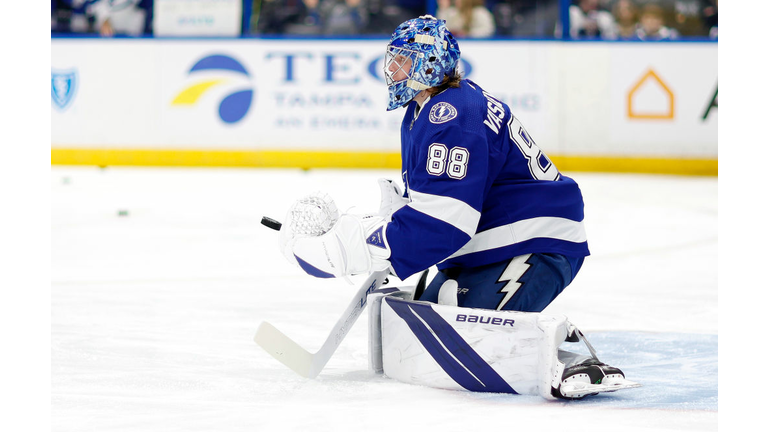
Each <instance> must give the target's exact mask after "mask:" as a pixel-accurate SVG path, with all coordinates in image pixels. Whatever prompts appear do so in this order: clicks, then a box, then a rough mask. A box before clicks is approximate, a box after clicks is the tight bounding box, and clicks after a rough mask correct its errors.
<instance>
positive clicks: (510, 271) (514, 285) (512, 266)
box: [496, 254, 531, 310]
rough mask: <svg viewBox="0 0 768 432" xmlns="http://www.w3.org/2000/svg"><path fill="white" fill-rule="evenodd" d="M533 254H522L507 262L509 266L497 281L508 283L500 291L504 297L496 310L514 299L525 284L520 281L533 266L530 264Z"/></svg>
mask: <svg viewBox="0 0 768 432" xmlns="http://www.w3.org/2000/svg"><path fill="white" fill-rule="evenodd" d="M530 257H531V254H526V255H520V256H516V257H514V258H512V260H511V261H509V264H507V268H505V269H504V271H503V272H502V273H501V276H499V279H498V280H497V281H496V283H502V282H506V284H505V285H504V286H503V287H502V288H501V289H500V290H499V291H498V292H499V294H504V298H503V299H502V300H501V302H500V303H499V305H498V306H497V307H496V310H502V309H503V308H504V306H506V305H507V303H508V302H509V301H510V300H511V299H512V296H514V295H515V293H516V292H517V290H518V289H520V287H521V286H523V282H520V278H522V277H523V275H524V274H525V272H527V271H528V269H529V268H531V265H530V264H528V258H530Z"/></svg>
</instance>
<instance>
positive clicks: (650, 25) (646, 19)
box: [635, 3, 679, 41]
mask: <svg viewBox="0 0 768 432" xmlns="http://www.w3.org/2000/svg"><path fill="white" fill-rule="evenodd" d="M635 35H636V36H637V38H638V39H640V40H644V41H651V40H653V41H662V40H673V39H677V38H678V36H679V34H678V32H677V30H675V29H671V28H669V27H666V26H665V25H664V9H662V8H661V6H659V5H657V4H655V3H650V4H647V5H645V6H643V9H642V10H641V11H640V24H639V25H638V27H637V32H636V33H635Z"/></svg>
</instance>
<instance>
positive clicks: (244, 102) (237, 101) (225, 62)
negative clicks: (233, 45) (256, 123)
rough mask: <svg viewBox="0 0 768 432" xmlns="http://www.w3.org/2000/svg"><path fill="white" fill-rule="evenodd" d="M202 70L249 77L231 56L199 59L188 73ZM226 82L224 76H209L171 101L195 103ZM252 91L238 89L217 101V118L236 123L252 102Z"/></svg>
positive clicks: (172, 103)
mask: <svg viewBox="0 0 768 432" xmlns="http://www.w3.org/2000/svg"><path fill="white" fill-rule="evenodd" d="M203 71H225V72H226V73H235V74H238V75H242V76H245V77H246V78H248V79H250V78H251V75H250V74H249V73H248V71H247V70H246V69H245V67H244V66H243V65H242V64H241V63H240V62H238V61H237V60H235V59H233V58H232V57H229V56H225V55H221V54H215V55H210V56H207V57H204V58H202V59H200V60H199V61H198V62H197V63H195V65H194V66H192V68H191V69H190V70H189V72H188V74H189V75H190V76H192V75H193V74H196V73H198V72H203ZM227 82H228V79H227V78H225V77H222V78H209V79H205V80H203V81H199V82H196V83H195V84H192V85H190V86H188V87H186V88H185V89H183V90H182V91H181V92H179V94H177V95H176V97H175V98H174V99H173V101H172V102H171V105H175V106H184V105H187V106H191V105H195V104H196V103H197V102H198V100H199V99H200V98H201V97H202V96H203V94H205V93H206V92H207V91H208V90H210V89H211V88H213V87H215V86H218V85H222V84H225V83H227ZM253 95H254V91H253V89H252V88H249V89H246V90H239V91H235V92H233V93H230V94H228V95H227V96H225V97H224V99H222V100H221V102H220V103H219V118H221V120H222V121H223V122H224V123H229V124H232V123H237V122H239V121H240V120H242V119H243V117H245V115H246V114H247V113H248V110H249V109H250V108H251V103H252V102H253Z"/></svg>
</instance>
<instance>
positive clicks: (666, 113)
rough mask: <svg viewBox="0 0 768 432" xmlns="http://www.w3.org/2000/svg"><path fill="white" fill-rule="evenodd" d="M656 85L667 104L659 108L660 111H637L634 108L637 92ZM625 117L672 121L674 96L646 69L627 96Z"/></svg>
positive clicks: (659, 78)
mask: <svg viewBox="0 0 768 432" xmlns="http://www.w3.org/2000/svg"><path fill="white" fill-rule="evenodd" d="M654 83H655V84H656V85H657V86H658V87H659V88H660V89H661V90H662V91H663V93H664V94H665V96H666V99H667V103H666V106H664V107H660V109H659V110H658V111H657V110H653V111H652V112H647V111H646V112H643V111H638V109H637V108H636V107H635V105H636V104H635V98H636V96H637V93H638V91H639V90H641V89H643V88H645V87H646V86H650V85H653V84H654ZM627 117H629V118H630V119H643V120H672V119H674V118H675V94H674V93H672V90H670V88H669V87H668V86H667V84H666V83H665V82H664V81H663V80H662V79H661V77H659V75H657V74H656V72H654V71H653V69H648V72H646V73H645V75H643V76H642V78H640V80H639V81H638V82H637V83H636V84H635V85H634V86H633V87H632V89H631V90H630V91H629V94H628V95H627Z"/></svg>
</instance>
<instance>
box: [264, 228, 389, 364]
mask: <svg viewBox="0 0 768 432" xmlns="http://www.w3.org/2000/svg"><path fill="white" fill-rule="evenodd" d="M261 223H262V224H264V225H265V226H267V227H269V228H272V229H275V230H280V228H281V224H280V222H277V221H276V220H274V219H270V218H268V217H264V218H262V220H261ZM387 274H388V272H387V271H380V272H375V273H372V274H371V275H370V276H368V279H366V281H365V282H364V283H363V284H362V286H360V289H358V290H357V292H356V293H355V296H354V297H353V298H352V301H351V302H350V303H349V306H347V309H346V310H345V311H344V314H342V315H341V317H340V318H339V321H338V322H336V325H335V326H333V329H332V330H331V334H329V335H328V338H326V340H325V343H323V346H321V347H320V349H319V350H318V351H317V352H316V353H314V354H312V353H310V352H309V351H307V350H305V349H304V348H302V347H301V346H300V345H299V344H297V343H296V342H294V341H293V340H292V339H291V338H289V337H288V336H286V335H285V334H283V332H281V331H280V330H278V329H277V328H276V327H275V326H273V325H272V324H270V323H268V322H266V321H264V322H262V323H261V325H259V328H258V330H256V336H255V337H254V338H253V339H254V340H255V341H256V343H257V344H258V345H259V346H260V347H262V348H263V349H264V351H266V352H268V353H269V354H270V355H271V356H272V357H274V358H276V359H277V360H278V361H279V362H280V363H282V364H284V365H286V366H288V367H289V368H290V369H291V370H293V371H294V372H296V373H297V374H299V375H301V376H303V377H306V378H315V377H316V376H317V375H318V374H319V373H320V371H321V370H323V368H324V367H325V365H326V363H328V360H330V359H331V356H333V353H334V352H336V348H338V347H339V345H340V344H341V341H342V340H344V337H345V336H346V335H347V333H348V332H349V330H350V329H351V328H352V325H353V324H354V323H355V321H357V318H358V317H359V316H360V313H361V312H362V311H363V309H365V306H366V304H367V302H368V294H369V293H371V292H372V291H374V290H377V289H379V287H381V285H382V283H383V282H384V279H385V278H386V276H387Z"/></svg>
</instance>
